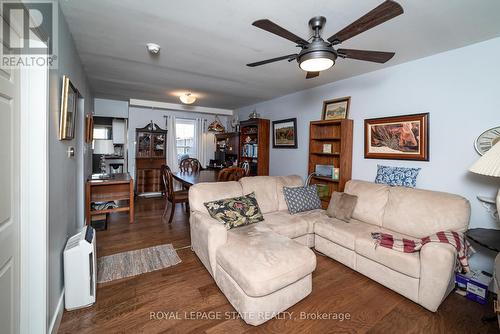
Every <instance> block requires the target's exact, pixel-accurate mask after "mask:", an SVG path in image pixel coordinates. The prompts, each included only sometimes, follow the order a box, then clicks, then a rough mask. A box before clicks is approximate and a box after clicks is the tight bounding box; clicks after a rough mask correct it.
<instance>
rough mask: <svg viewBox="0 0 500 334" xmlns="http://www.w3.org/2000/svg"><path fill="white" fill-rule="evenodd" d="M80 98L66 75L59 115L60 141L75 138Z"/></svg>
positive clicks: (63, 82)
mask: <svg viewBox="0 0 500 334" xmlns="http://www.w3.org/2000/svg"><path fill="white" fill-rule="evenodd" d="M78 97H79V93H78V90H76V88H75V86H73V84H72V83H71V81H70V80H69V77H68V76H66V75H64V76H63V79H62V93H61V112H60V115H59V140H71V139H73V138H75V119H76V113H77V108H78Z"/></svg>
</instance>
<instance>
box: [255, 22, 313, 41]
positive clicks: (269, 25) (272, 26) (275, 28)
mask: <svg viewBox="0 0 500 334" xmlns="http://www.w3.org/2000/svg"><path fill="white" fill-rule="evenodd" d="M252 25H253V26H256V27H257V28H260V29H263V30H265V31H268V32H270V33H272V34H275V35H278V36H280V37H283V38H286V39H288V40H289V41H292V42H294V43H297V44H301V45H305V44H307V41H306V40H305V39H303V38H301V37H299V36H297V35H295V34H293V33H291V32H289V31H288V30H286V29H285V28H282V27H280V26H279V25H277V24H276V23H274V22H272V21H270V20H268V19H262V20H258V21H255V22H254V23H252Z"/></svg>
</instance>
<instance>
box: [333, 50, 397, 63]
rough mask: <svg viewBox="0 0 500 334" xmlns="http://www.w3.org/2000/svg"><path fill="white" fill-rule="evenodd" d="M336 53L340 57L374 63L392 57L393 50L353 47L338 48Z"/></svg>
mask: <svg viewBox="0 0 500 334" xmlns="http://www.w3.org/2000/svg"><path fill="white" fill-rule="evenodd" d="M337 54H338V55H339V57H342V58H350V59H358V60H366V61H373V62H375V63H381V64H382V63H385V62H387V61H388V60H390V59H391V58H392V57H394V55H395V53H394V52H382V51H367V50H354V49H338V50H337Z"/></svg>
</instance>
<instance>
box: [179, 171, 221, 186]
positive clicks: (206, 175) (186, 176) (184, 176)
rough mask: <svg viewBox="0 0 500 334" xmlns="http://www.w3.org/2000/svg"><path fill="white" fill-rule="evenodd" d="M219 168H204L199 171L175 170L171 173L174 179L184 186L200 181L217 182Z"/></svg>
mask: <svg viewBox="0 0 500 334" xmlns="http://www.w3.org/2000/svg"><path fill="white" fill-rule="evenodd" d="M218 176H219V170H212V169H204V170H201V171H199V172H191V173H190V172H177V173H174V174H173V177H174V179H176V180H177V181H179V182H181V183H182V185H183V186H184V187H186V188H189V187H190V186H192V185H193V184H197V183H202V182H217V177H218Z"/></svg>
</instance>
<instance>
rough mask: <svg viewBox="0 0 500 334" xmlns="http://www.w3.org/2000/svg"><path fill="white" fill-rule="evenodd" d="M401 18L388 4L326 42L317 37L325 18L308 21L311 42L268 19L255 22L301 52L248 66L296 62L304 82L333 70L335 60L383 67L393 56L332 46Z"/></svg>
mask: <svg viewBox="0 0 500 334" xmlns="http://www.w3.org/2000/svg"><path fill="white" fill-rule="evenodd" d="M401 14H403V7H401V5H400V4H398V3H397V2H395V1H391V0H387V1H385V2H383V3H382V4H380V5H379V6H378V7H376V8H374V9H372V10H371V11H370V12H368V13H367V14H365V15H364V16H362V17H361V18H359V19H358V20H356V21H354V22H353V23H351V24H350V25H348V26H347V27H345V28H344V29H342V30H340V31H339V32H337V33H336V34H334V35H333V36H331V37H329V38H328V39H327V40H326V41H325V40H323V38H321V35H320V31H321V29H322V28H323V27H324V25H325V23H326V18H325V17H323V16H316V17H313V18H312V19H311V20H309V26H310V27H311V29H312V30H313V31H314V35H313V36H312V37H311V39H310V40H311V41H310V42H309V41H306V40H305V39H302V38H301V37H299V36H297V35H295V34H293V33H291V32H289V31H288V30H286V29H284V28H282V27H280V26H279V25H277V24H276V23H273V22H271V21H270V20H268V19H263V20H258V21H255V22H254V23H252V25H254V26H256V27H257V28H260V29H263V30H266V31H268V32H270V33H273V34H275V35H278V36H280V37H283V38H286V39H288V40H290V41H292V42H294V43H296V44H297V47H299V48H301V51H300V52H299V53H292V54H289V55H286V56H281V57H276V58H272V59H267V60H262V61H258V62H255V63H250V64H247V66H249V67H255V66H260V65H264V64H268V63H272V62H275V61H279V60H285V59H287V60H288V61H289V62H291V61H293V60H297V62H298V63H299V67H300V68H301V69H303V70H304V71H306V72H307V74H306V79H310V78H314V77H317V76H318V75H319V72H320V71H324V70H327V69H329V68H330V67H332V66H333V65H334V64H335V60H336V59H337V58H338V57H340V58H350V59H358V60H365V61H372V62H376V63H385V62H387V61H388V60H389V59H391V58H392V57H393V56H394V54H395V53H394V52H381V51H367V50H354V49H335V48H334V46H335V45H338V44H340V43H342V42H344V41H346V40H348V39H349V38H351V37H354V36H356V35H358V34H360V33H362V32H365V31H367V30H369V29H371V28H373V27H375V26H378V25H379V24H382V23H384V22H386V21H389V20H390V19H392V18H394V17H396V16H398V15H401Z"/></svg>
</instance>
